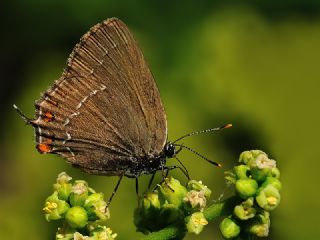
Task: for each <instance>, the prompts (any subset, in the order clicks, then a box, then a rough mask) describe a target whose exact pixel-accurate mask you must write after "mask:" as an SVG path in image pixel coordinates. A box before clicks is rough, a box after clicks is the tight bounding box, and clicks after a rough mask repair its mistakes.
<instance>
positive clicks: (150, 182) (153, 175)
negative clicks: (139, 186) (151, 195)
mask: <svg viewBox="0 0 320 240" xmlns="http://www.w3.org/2000/svg"><path fill="white" fill-rule="evenodd" d="M155 175H156V171H154V172H153V173H152V176H151V178H150V180H149V183H148V189H147V191H149V190H150V187H151V185H152V182H153V180H154V177H155Z"/></svg>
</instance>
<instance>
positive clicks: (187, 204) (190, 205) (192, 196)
mask: <svg viewBox="0 0 320 240" xmlns="http://www.w3.org/2000/svg"><path fill="white" fill-rule="evenodd" d="M204 194H205V193H204V191H203V190H201V191H200V192H198V191H195V190H191V191H190V192H188V193H187V195H186V196H185V197H184V198H183V206H184V208H185V209H186V210H187V211H189V212H195V211H203V209H204V208H205V207H206V204H207V199H206V197H205V195H204Z"/></svg>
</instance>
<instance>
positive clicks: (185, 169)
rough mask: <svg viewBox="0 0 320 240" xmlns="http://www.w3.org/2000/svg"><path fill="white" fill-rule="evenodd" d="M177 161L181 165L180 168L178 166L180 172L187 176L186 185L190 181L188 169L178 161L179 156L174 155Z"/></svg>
mask: <svg viewBox="0 0 320 240" xmlns="http://www.w3.org/2000/svg"><path fill="white" fill-rule="evenodd" d="M174 158H175V159H176V160H177V161H178V162H179V163H180V165H181V166H182V168H183V169H182V168H179V169H180V170H181V172H182V173H183V174H184V175H185V176H186V177H187V179H188V181H187V184H186V185H188V182H189V181H190V176H189V172H188V169H187V168H186V167H185V166H184V165H183V163H182V162H181V161H180V159H179V158H177V157H174Z"/></svg>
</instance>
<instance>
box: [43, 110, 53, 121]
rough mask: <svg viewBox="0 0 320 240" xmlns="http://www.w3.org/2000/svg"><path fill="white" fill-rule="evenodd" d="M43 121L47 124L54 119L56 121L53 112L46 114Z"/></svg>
mask: <svg viewBox="0 0 320 240" xmlns="http://www.w3.org/2000/svg"><path fill="white" fill-rule="evenodd" d="M43 119H44V120H45V121H46V122H51V121H52V120H53V119H54V115H53V114H52V112H45V113H44V114H43Z"/></svg>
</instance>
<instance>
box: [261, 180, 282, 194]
mask: <svg viewBox="0 0 320 240" xmlns="http://www.w3.org/2000/svg"><path fill="white" fill-rule="evenodd" d="M268 185H272V186H274V187H275V188H276V189H278V190H279V191H280V190H281V188H282V184H281V182H280V180H279V179H277V178H274V177H267V178H266V180H265V181H264V182H263V184H262V187H267V186H268Z"/></svg>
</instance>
